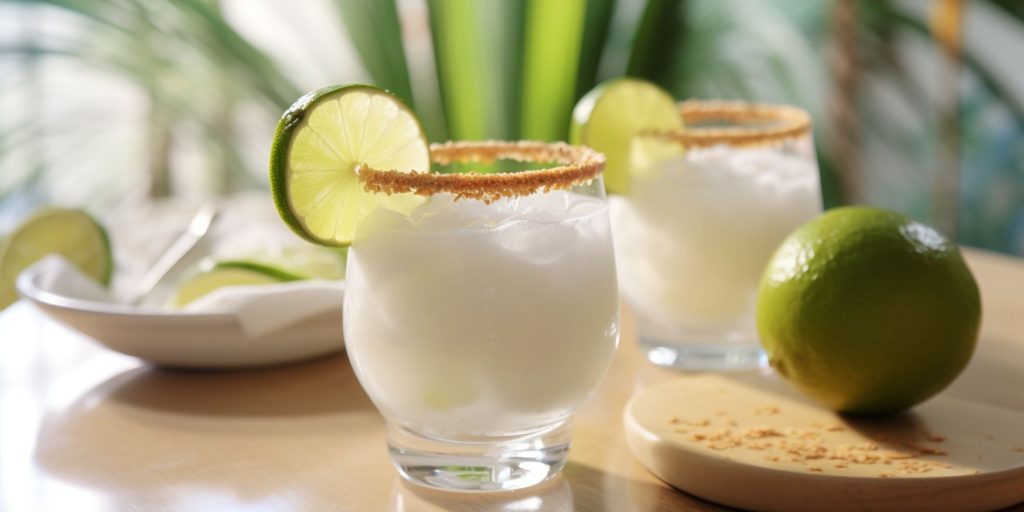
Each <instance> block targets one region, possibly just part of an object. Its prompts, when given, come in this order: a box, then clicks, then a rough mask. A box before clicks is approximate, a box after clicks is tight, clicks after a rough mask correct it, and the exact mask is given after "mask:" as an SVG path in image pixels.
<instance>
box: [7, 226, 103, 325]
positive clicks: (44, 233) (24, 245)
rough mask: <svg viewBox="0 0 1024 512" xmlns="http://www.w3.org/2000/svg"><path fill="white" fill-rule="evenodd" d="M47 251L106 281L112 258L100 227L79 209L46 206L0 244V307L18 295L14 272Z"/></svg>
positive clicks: (38, 258)
mask: <svg viewBox="0 0 1024 512" xmlns="http://www.w3.org/2000/svg"><path fill="white" fill-rule="evenodd" d="M48 254H59V255H61V256H63V257H64V259H66V260H68V262H70V263H71V264H72V265H74V266H75V267H76V268H78V270H80V271H81V272H82V273H83V274H85V275H87V276H89V277H92V278H93V279H95V280H96V281H98V282H99V283H101V284H103V285H104V286H106V285H108V284H110V276H111V274H112V273H113V270H114V259H113V256H112V255H111V253H110V240H109V239H108V238H107V232H106V231H105V230H104V229H103V227H102V226H100V224H99V223H98V222H96V220H95V219H93V218H92V217H90V216H89V214H87V213H85V212H83V211H81V210H69V209H64V208H47V209H44V210H41V211H39V212H37V213H35V214H34V215H32V216H31V217H29V218H28V219H26V220H25V221H24V222H23V223H21V225H20V226H18V227H17V228H15V229H14V231H12V232H11V233H10V234H9V235H8V236H7V238H6V240H5V241H4V243H3V244H2V246H0V309H3V308H5V307H7V306H9V305H11V303H13V302H14V301H15V300H17V299H18V294H17V292H16V291H15V288H14V283H15V280H17V278H18V274H20V273H21V271H22V270H25V268H27V267H29V266H31V265H32V264H33V263H35V262H37V261H39V260H41V259H43V257H45V256H46V255H48Z"/></svg>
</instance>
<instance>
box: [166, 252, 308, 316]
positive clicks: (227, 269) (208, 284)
mask: <svg viewBox="0 0 1024 512" xmlns="http://www.w3.org/2000/svg"><path fill="white" fill-rule="evenodd" d="M296 279H298V278H297V277H296V276H293V275H289V274H287V273H284V272H282V271H280V270H279V269H275V268H273V267H266V266H263V265H260V264H258V263H252V262H222V263H219V264H218V265H217V266H215V267H214V268H213V269H212V270H209V271H206V272H201V273H199V274H196V275H195V276H192V277H191V278H189V279H188V280H187V281H185V282H184V283H182V284H181V285H180V286H179V287H178V293H177V294H175V296H174V305H175V307H179V308H180V307H183V306H185V305H187V304H189V303H190V302H192V301H194V300H196V299H198V298H200V297H202V296H204V295H206V294H208V293H210V292H212V291H214V290H217V289H220V288H224V287H227V286H248V285H256V284H277V283H284V282H288V281H294V280H296Z"/></svg>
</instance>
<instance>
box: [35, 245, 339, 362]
mask: <svg viewBox="0 0 1024 512" xmlns="http://www.w3.org/2000/svg"><path fill="white" fill-rule="evenodd" d="M50 271H51V269H50V268H47V267H46V266H45V265H36V266H33V267H30V268H28V269H26V270H25V271H24V272H23V273H22V274H21V276H19V278H18V283H17V285H18V291H19V292H20V293H21V295H22V296H23V297H24V298H26V299H28V300H29V301H31V302H32V303H34V304H35V305H36V306H37V307H38V308H39V309H41V310H42V311H43V312H44V313H46V314H47V315H49V316H50V317H52V318H53V319H55V320H57V321H58V322H60V323H62V324H64V325H66V326H68V327H70V328H72V329H74V330H76V331H78V332H80V333H82V334H84V335H86V336H88V337H90V338H92V339H94V340H96V341H97V342H99V343H101V344H102V345H104V346H106V347H107V348H110V349H111V350H115V351H117V352H121V353H123V354H128V355H131V356H135V357H138V358H140V359H143V360H145V361H148V362H150V363H153V364H157V365H163V366H175V367H187V368H210V369H213V368H245V367H258V366H269V365H275V364H283V363H289V362H294V361H300V360H303V359H311V358H314V357H317V356H322V355H326V354H329V353H332V352H338V351H340V350H342V348H343V347H344V342H343V339H342V326H341V322H342V301H343V287H339V286H338V285H337V284H336V283H335V284H332V285H331V286H332V288H331V289H330V290H324V289H321V290H316V285H312V286H310V287H309V288H307V289H308V290H310V291H311V292H319V293H321V294H323V293H324V292H325V291H326V292H328V293H334V294H335V295H336V297H337V298H336V301H337V307H331V308H329V309H321V310H319V311H318V312H313V313H311V314H309V315H306V316H302V315H298V316H296V317H295V318H294V319H292V320H291V321H290V322H289V323H288V324H287V325H283V326H280V327H278V328H275V329H273V330H268V331H266V330H265V331H264V332H259V333H257V334H255V335H254V334H252V330H251V329H246V328H245V325H244V323H243V322H242V321H241V319H240V317H239V315H238V314H236V313H232V312H224V313H219V312H210V313H206V312H177V311H161V310H132V309H129V308H127V307H126V306H124V305H120V304H114V303H110V302H102V301H93V300H86V299H83V298H76V297H71V296H68V295H66V294H62V293H56V292H55V291H54V289H53V287H49V286H46V285H45V284H46V283H47V279H46V277H47V276H46V275H45V274H46V273H47V272H50ZM270 286H283V285H270ZM303 291H304V290H300V291H298V293H299V294H300V295H299V298H301V293H303ZM292 297H295V295H294V294H293V295H292ZM321 298H322V295H321ZM300 303H301V302H300Z"/></svg>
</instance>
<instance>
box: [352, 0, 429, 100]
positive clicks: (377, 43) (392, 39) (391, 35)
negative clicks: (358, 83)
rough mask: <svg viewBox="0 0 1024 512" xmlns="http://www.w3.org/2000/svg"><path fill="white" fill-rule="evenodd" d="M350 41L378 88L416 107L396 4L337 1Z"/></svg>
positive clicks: (369, 0) (381, 0)
mask: <svg viewBox="0 0 1024 512" xmlns="http://www.w3.org/2000/svg"><path fill="white" fill-rule="evenodd" d="M334 5H335V7H336V8H337V10H338V13H339V14H340V15H341V21H342V22H343V23H344V24H345V28H347V29H348V37H349V40H350V41H351V42H352V45H353V46H355V48H356V51H357V52H359V58H360V60H361V61H362V63H363V67H364V68H365V69H366V71H367V72H368V73H369V74H370V77H371V78H373V81H374V82H375V83H376V85H378V86H380V87H383V88H385V89H388V90H389V91H391V92H393V93H395V94H397V95H398V96H399V97H400V98H402V100H403V101H405V102H406V103H407V104H408V105H409V106H410V107H412V106H413V94H412V83H411V82H410V80H409V68H408V66H407V64H406V61H405V51H404V48H403V45H402V24H401V23H400V22H399V20H398V11H397V9H396V8H395V2H394V0H334Z"/></svg>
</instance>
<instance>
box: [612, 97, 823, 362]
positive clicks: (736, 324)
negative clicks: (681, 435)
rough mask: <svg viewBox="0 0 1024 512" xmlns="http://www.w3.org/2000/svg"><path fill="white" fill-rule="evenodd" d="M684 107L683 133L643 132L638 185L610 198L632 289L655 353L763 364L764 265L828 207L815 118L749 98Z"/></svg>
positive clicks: (643, 341)
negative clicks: (760, 307) (760, 300)
mask: <svg viewBox="0 0 1024 512" xmlns="http://www.w3.org/2000/svg"><path fill="white" fill-rule="evenodd" d="M680 108H681V113H682V116H683V119H684V121H685V122H686V128H685V129H684V130H683V131H680V132H673V133H647V134H640V135H638V136H636V137H635V138H634V139H633V145H632V151H631V158H632V162H631V165H632V167H633V169H632V171H631V174H632V188H631V190H630V192H629V194H628V195H625V196H616V197H612V198H611V200H610V201H611V214H612V227H613V232H614V234H615V249H616V256H617V260H618V265H619V275H620V283H621V286H622V291H623V295H624V296H625V298H626V299H627V300H628V301H629V302H630V303H631V305H632V306H633V309H634V311H635V312H636V316H637V338H638V342H639V343H640V345H641V348H642V349H643V350H644V352H645V353H646V354H647V357H648V359H650V360H651V361H652V362H654V363H656V364H660V365H665V366H673V367H678V368H682V369H687V370H727V369H739V368H749V367H754V366H758V365H761V364H763V363H764V360H763V357H762V352H761V349H760V345H759V343H758V339H757V334H756V332H755V326H754V306H755V299H756V293H757V287H758V282H759V279H760V276H761V271H762V269H763V268H764V266H765V264H766V263H767V262H768V259H769V258H770V256H771V254H772V252H773V251H774V250H775V248H776V246H778V244H779V243H780V242H781V241H782V239H783V238H785V236H786V235H787V234H788V233H789V232H791V231H792V230H793V229H795V228H796V227H797V226H799V225H801V224H803V223H804V222H806V221H808V220H810V219H811V218H813V217H814V216H816V215H817V214H818V213H820V212H821V209H822V202H821V193H820V186H819V177H818V166H817V162H816V158H815V153H814V143H813V140H812V137H811V122H810V116H809V115H808V114H807V113H806V112H805V111H803V110H801V109H798V108H795V107H789V106H778V105H757V104H748V103H739V102H716V101H687V102H684V103H682V104H681V107H680Z"/></svg>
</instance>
